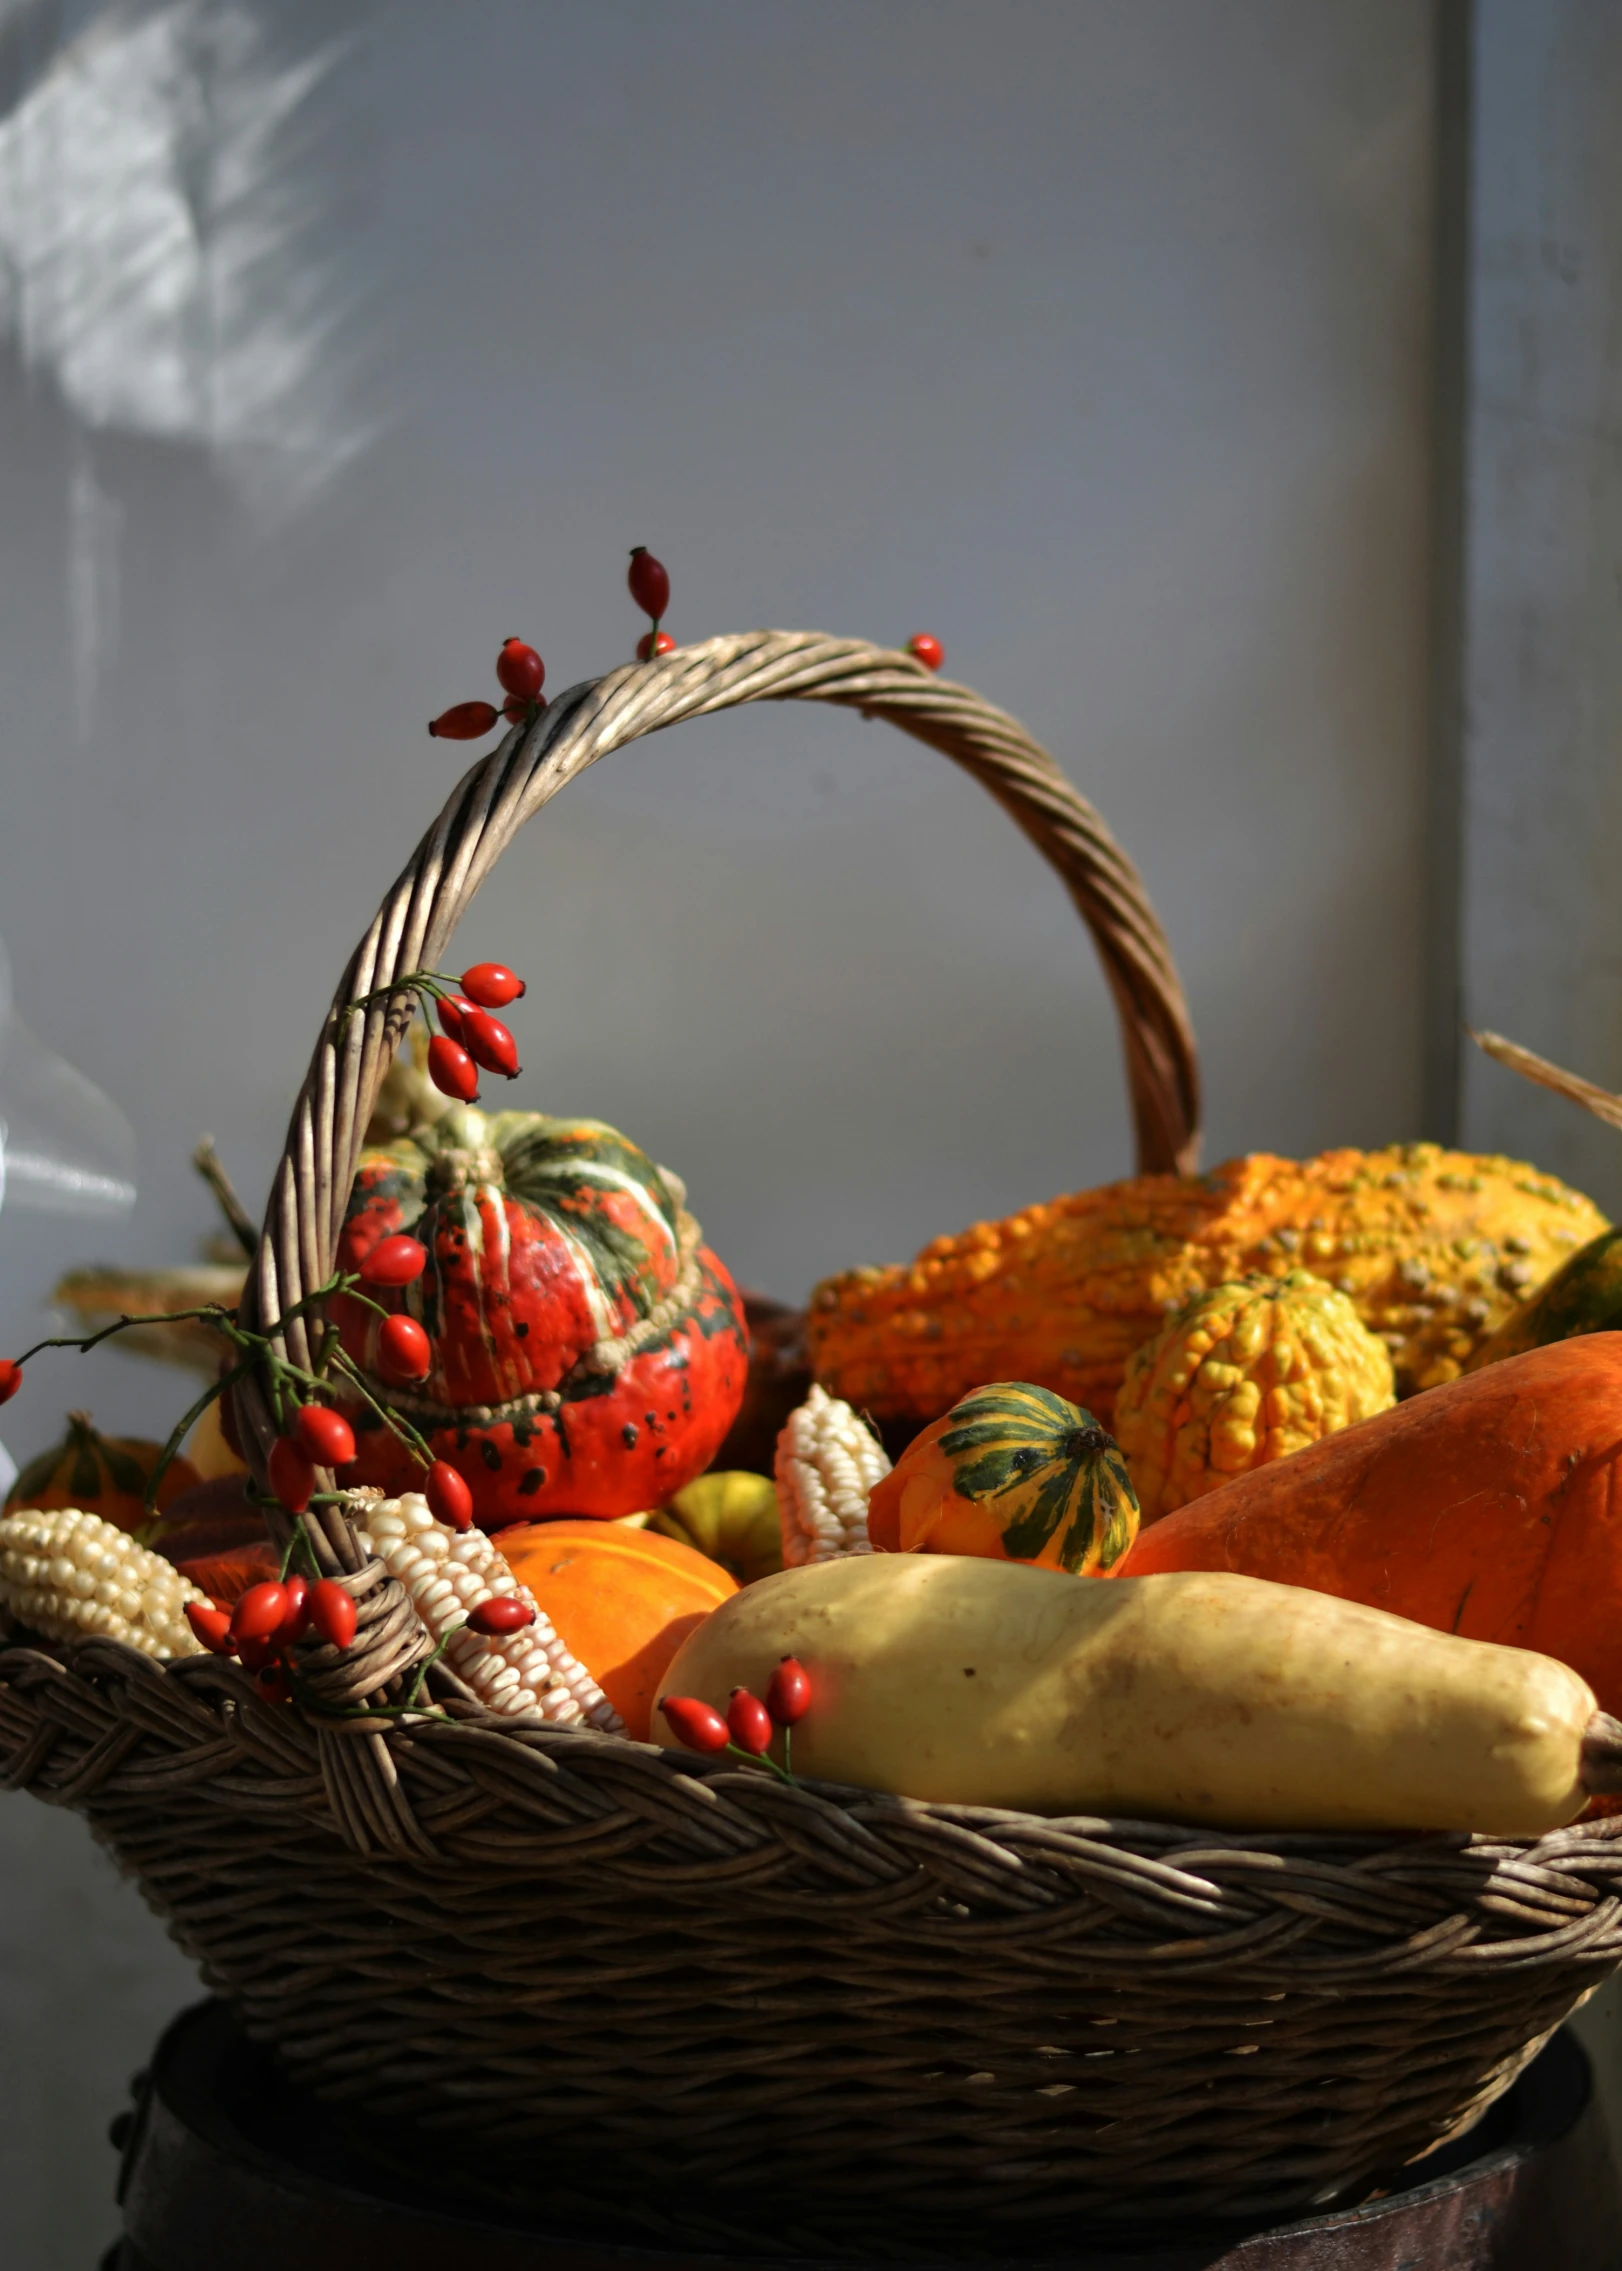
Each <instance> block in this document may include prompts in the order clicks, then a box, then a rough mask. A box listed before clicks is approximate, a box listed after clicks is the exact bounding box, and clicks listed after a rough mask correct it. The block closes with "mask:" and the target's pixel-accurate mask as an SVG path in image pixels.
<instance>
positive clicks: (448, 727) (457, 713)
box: [428, 702, 501, 741]
mask: <svg viewBox="0 0 1622 2271" xmlns="http://www.w3.org/2000/svg"><path fill="white" fill-rule="evenodd" d="M500 716H501V712H500V711H499V710H498V709H497V708H496V706H495V704H494V703H493V702H453V703H452V705H451V707H450V708H449V709H448V710H441V711H440V713H439V715H438V717H437V718H430V719H429V721H428V732H429V736H430V738H431V739H432V740H434V741H478V740H480V739H481V738H482V736H483V735H485V734H487V733H488V732H489V731H490V729H491V727H492V726H493V725H495V724H496V723H497V721H498V720H499V718H500Z"/></svg>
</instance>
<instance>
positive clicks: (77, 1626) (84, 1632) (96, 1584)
mask: <svg viewBox="0 0 1622 2271" xmlns="http://www.w3.org/2000/svg"><path fill="white" fill-rule="evenodd" d="M207 1598H208V1596H207V1594H206V1593H199V1591H198V1590H197V1587H196V1586H195V1585H192V1584H188V1582H187V1581H186V1579H185V1578H184V1577H182V1576H181V1574H180V1572H179V1570H178V1569H176V1568H175V1567H174V1565H173V1563H171V1562H167V1561H165V1560H164V1558H163V1556H162V1555H161V1554H156V1553H152V1552H149V1551H148V1549H147V1548H146V1547H145V1546H143V1545H137V1544H136V1542H135V1540H134V1539H133V1538H132V1537H130V1536H129V1535H128V1534H127V1533H126V1532H125V1531H123V1530H120V1529H119V1528H118V1527H117V1526H116V1525H115V1524H114V1523H112V1522H108V1521H105V1520H103V1518H102V1516H101V1515H99V1514H81V1513H80V1512H79V1510H78V1508H77V1507H74V1506H65V1507H62V1508H60V1509H58V1510H57V1511H55V1512H53V1513H49V1514H39V1513H34V1512H30V1511H28V1510H26V1509H25V1510H23V1511H21V1512H18V1513H16V1514H8V1515H7V1516H6V1517H5V1519H4V1520H3V1521H0V1602H3V1603H4V1605H5V1607H6V1608H8V1609H9V1610H10V1611H11V1613H12V1615H13V1616H14V1617H16V1618H17V1620H18V1622H19V1623H21V1624H26V1625H28V1626H29V1627H30V1628H31V1629H32V1630H33V1631H35V1632H40V1633H43V1634H44V1635H45V1637H46V1639H48V1640H83V1639H85V1638H87V1637H88V1636H89V1635H90V1634H92V1633H94V1634H95V1635H97V1636H98V1637H99V1638H101V1639H104V1640H121V1641H123V1643H124V1645H125V1647H126V1648H138V1649H139V1650H140V1651H141V1654H142V1655H143V1656H155V1657H157V1658H158V1660H159V1661H160V1662H163V1661H166V1660H167V1659H168V1658H170V1657H171V1656H200V1655H201V1654H202V1653H203V1651H202V1647H201V1644H200V1643H199V1641H198V1639H197V1637H196V1635H195V1634H194V1633H193V1631H192V1628H191V1626H190V1625H189V1624H188V1623H187V1622H186V1614H185V1612H186V1603H187V1602H188V1601H206V1600H207Z"/></svg>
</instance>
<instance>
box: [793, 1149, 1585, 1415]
mask: <svg viewBox="0 0 1622 2271" xmlns="http://www.w3.org/2000/svg"><path fill="white" fill-rule="evenodd" d="M1604 1228H1605V1217H1604V1216H1603V1215H1602V1214H1601V1213H1600V1211H1599V1209H1598V1208H1597V1207H1595V1206H1593V1205H1592V1204H1591V1203H1590V1202H1589V1201H1588V1200H1587V1199H1585V1198H1584V1197H1583V1196H1582V1195H1581V1193H1580V1192H1577V1191H1573V1190H1570V1189H1568V1188H1567V1186H1566V1185H1565V1184H1564V1183H1561V1182H1557V1181H1556V1179H1555V1178H1554V1176H1552V1175H1540V1174H1539V1173H1538V1172H1537V1170H1536V1169H1535V1168H1532V1167H1527V1166H1523V1165H1522V1164H1521V1163H1520V1162H1519V1161H1518V1160H1514V1159H1499V1158H1489V1157H1484V1156H1480V1155H1478V1154H1476V1153H1473V1152H1464V1151H1443V1150H1441V1149H1439V1148H1438V1146H1437V1145H1435V1144H1431V1143H1415V1144H1396V1145H1393V1146H1392V1147H1391V1148H1390V1149H1389V1150H1386V1151H1326V1152H1322V1153H1320V1154H1319V1156H1318V1157H1317V1158H1316V1159H1307V1160H1294V1159H1278V1158H1275V1157H1273V1156H1272V1155H1271V1154H1270V1153H1267V1152H1252V1153H1250V1154H1249V1155H1248V1156H1247V1157H1245V1158H1243V1159H1230V1160H1229V1161H1228V1162H1227V1163H1226V1165H1225V1166H1221V1167H1216V1168H1213V1169H1212V1170H1211V1172H1210V1173H1209V1174H1208V1175H1192V1176H1179V1175H1139V1176H1136V1177H1134V1178H1133V1179H1132V1180H1131V1181H1129V1182H1124V1183H1108V1184H1105V1185H1104V1186H1103V1187H1102V1188H1101V1189H1098V1190H1092V1191H1077V1192H1074V1193H1072V1194H1071V1195H1070V1196H1069V1197H1066V1198H1059V1199H1054V1200H1053V1201H1051V1203H1049V1204H1047V1205H1045V1206H1033V1207H1028V1208H1026V1210H1025V1211H1024V1212H1023V1213H1022V1214H1015V1215H1009V1216H1008V1217H1007V1218H1006V1219H1005V1220H1004V1221H1001V1222H981V1223H976V1224H975V1225H974V1227H973V1228H972V1229H969V1230H965V1231H963V1232H962V1233H961V1235H959V1236H957V1237H952V1238H938V1239H936V1240H935V1242H934V1244H933V1245H929V1246H926V1247H925V1248H924V1250H923V1252H922V1253H921V1254H919V1255H918V1257H917V1259H916V1260H915V1261H913V1262H910V1263H904V1264H898V1265H896V1266H894V1267H891V1268H887V1269H859V1270H851V1271H848V1272H847V1273H846V1274H845V1275H844V1276H842V1277H836V1278H830V1279H829V1280H828V1282H827V1283H826V1284H825V1285H822V1286H819V1287H818V1289H817V1291H816V1293H815V1294H814V1295H813V1297H812V1304H811V1311H810V1316H809V1320H808V1324H807V1342H808V1347H809V1350H810V1356H811V1369H812V1371H813V1373H814V1374H815V1376H816V1378H817V1379H818V1380H819V1381H821V1383H822V1385H823V1386H824V1387H825V1388H826V1389H827V1390H828V1391H829V1393H830V1394H831V1395H835V1396H841V1397H843V1398H844V1399H845V1400H846V1401H847V1402H849V1403H851V1404H854V1405H855V1406H856V1407H857V1408H858V1409H859V1410H862V1411H870V1412H872V1413H873V1414H874V1416H875V1417H876V1418H879V1419H903V1418H906V1419H923V1420H930V1419H938V1418H939V1417H940V1415H941V1413H942V1412H944V1411H946V1410H948V1409H950V1407H951V1406H952V1405H953V1404H954V1403H956V1402H957V1401H958V1399H959V1397H961V1396H965V1395H967V1394H968V1393H969V1391H970V1390H971V1389H972V1388H976V1387H978V1386H979V1385H980V1383H981V1382H982V1381H985V1380H1031V1381H1035V1382H1036V1383H1037V1384H1038V1385H1039V1386H1041V1387H1044V1388H1051V1389H1053V1390H1054V1391H1055V1393H1056V1394H1058V1395H1061V1396H1065V1397H1067V1398H1068V1399H1069V1400H1070V1402H1072V1403H1075V1404H1081V1405H1084V1406H1085V1407H1086V1408H1087V1409H1088V1410H1089V1411H1091V1412H1092V1413H1094V1414H1095V1416H1096V1417H1097V1418H1098V1420H1099V1421H1100V1422H1101V1424H1102V1425H1104V1426H1105V1427H1109V1426H1111V1425H1112V1424H1113V1415H1114V1410H1115V1397H1116V1394H1117V1391H1118V1390H1119V1388H1120V1385H1121V1379H1122V1376H1123V1374H1124V1372H1125V1370H1126V1360H1127V1358H1128V1357H1129V1356H1130V1355H1131V1354H1132V1351H1133V1350H1134V1349H1135V1348H1138V1347H1140V1346H1141V1345H1142V1343H1143V1342H1144V1341H1146V1340H1147V1339H1148V1338H1149V1336H1150V1335H1151V1333H1154V1332H1156V1331H1158V1330H1159V1328H1160V1326H1161V1325H1162V1324H1163V1323H1164V1322H1165V1319H1166V1317H1167V1316H1168V1315H1169V1314H1170V1313H1171V1312H1172V1311H1173V1310H1175V1309H1178V1308H1180V1307H1181V1306H1182V1304H1183V1303H1184V1302H1185V1301H1186V1300H1187V1299H1188V1298H1189V1296H1190V1295H1191V1294H1194V1293H1199V1292H1202V1291H1204V1290H1206V1289H1207V1288H1209V1287H1211V1286H1215V1285H1222V1284H1225V1283H1227V1282H1228V1281H1229V1280H1230V1279H1233V1278H1239V1277H1247V1276H1250V1275H1251V1274H1253V1273H1256V1272H1260V1273H1262V1274H1264V1275H1266V1276H1268V1277H1283V1276H1285V1275H1286V1274H1287V1273H1288V1272H1289V1271H1290V1270H1292V1269H1305V1270H1310V1271H1311V1273H1312V1275H1313V1276H1314V1277H1320V1278H1322V1279H1324V1280H1325V1282H1326V1283H1327V1284H1330V1285H1332V1286H1334V1287H1335V1288H1336V1289H1337V1291H1339V1292H1341V1293H1344V1294H1345V1295H1346V1296H1347V1298H1348V1299H1349V1300H1350V1301H1351V1303H1352V1305H1353V1307H1354V1308H1355V1309H1356V1310H1357V1313H1358V1315H1359V1317H1360V1318H1361V1319H1362V1320H1363V1323H1364V1324H1365V1325H1367V1326H1368V1328H1369V1330H1370V1331H1371V1332H1374V1333H1377V1334H1378V1335H1379V1336H1380V1338H1381V1339H1382V1340H1383V1341H1384V1342H1385V1344H1386V1347H1387V1348H1388V1349H1389V1350H1390V1352H1391V1358H1392V1363H1393V1365H1394V1366H1395V1369H1396V1377H1397V1392H1398V1394H1399V1395H1410V1394H1412V1392H1413V1391H1414V1390H1415V1389H1416V1388H1429V1387H1434V1386H1436V1385H1437V1384H1438V1383H1440V1382H1441V1381H1444V1380H1451V1379H1453V1378H1455V1377H1456V1375H1457V1374H1458V1373H1459V1372H1460V1371H1461V1370H1462V1369H1463V1367H1464V1365H1465V1363H1466V1362H1467V1360H1468V1359H1469V1357H1470V1355H1471V1353H1472V1351H1473V1350H1474V1349H1475V1348H1476V1346H1477V1345H1478V1343H1479V1342H1481V1341H1482V1340H1484V1339H1485V1338H1486V1336H1487V1335H1488V1334H1489V1333H1490V1332H1492V1330H1493V1329H1494V1327H1495V1326H1496V1325H1498V1324H1499V1323H1500V1322H1501V1321H1502V1319H1503V1318H1505V1317H1507V1316H1509V1315H1510V1314H1511V1313H1512V1311H1513V1310H1514V1309H1515V1307H1516V1305H1517V1304H1518V1303H1519V1302H1521V1301H1524V1300H1525V1299H1526V1298H1527V1297H1528V1295H1529V1294H1530V1293H1531V1292H1532V1291H1533V1290H1534V1289H1535V1288H1536V1287H1537V1286H1538V1285H1540V1284H1541V1283H1542V1281H1543V1280H1544V1278H1546V1277H1547V1276H1549V1274H1550V1273H1551V1271H1553V1270H1555V1269H1556V1268H1558V1267H1559V1265H1560V1264H1561V1263H1562V1262H1563V1261H1565V1260H1566V1258H1567V1257H1568V1255H1570V1254H1573V1253H1575V1251H1576V1250H1577V1248H1578V1247H1579V1246H1583V1245H1586V1244H1587V1242H1588V1240H1589V1239H1590V1238H1593V1237H1595V1236H1597V1234H1598V1233H1599V1232H1600V1231H1601V1230H1603V1229H1604Z"/></svg>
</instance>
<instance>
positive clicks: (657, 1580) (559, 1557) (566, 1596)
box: [495, 1516, 738, 1743]
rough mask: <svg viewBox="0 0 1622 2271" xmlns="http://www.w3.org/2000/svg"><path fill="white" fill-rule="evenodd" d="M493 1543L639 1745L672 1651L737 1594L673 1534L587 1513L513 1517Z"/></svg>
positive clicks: (713, 1565) (717, 1569)
mask: <svg viewBox="0 0 1622 2271" xmlns="http://www.w3.org/2000/svg"><path fill="white" fill-rule="evenodd" d="M495 1543H496V1545H497V1547H498V1548H499V1549H500V1552H501V1555H502V1558H503V1559H504V1560H505V1561H506V1563H507V1566H508V1568H509V1569H510V1570H511V1571H512V1573H513V1575H514V1576H515V1577H516V1578H517V1580H518V1582H519V1583H520V1585H524V1586H527V1587H528V1589H529V1591H530V1592H531V1593H532V1594H533V1595H534V1597H535V1600H536V1603H537V1605H538V1606H539V1607H540V1608H542V1609H544V1610H545V1611H546V1613H547V1615H548V1616H549V1617H550V1618H551V1619H552V1622H553V1624H554V1625H555V1626H556V1628H557V1633H558V1638H559V1639H560V1640H561V1641H562V1642H563V1644H564V1646H565V1647H566V1648H567V1649H568V1650H569V1652H570V1654H571V1655H573V1656H575V1657H577V1658H578V1659H579V1661H580V1662H581V1663H582V1664H584V1666H585V1667H586V1670H587V1671H588V1672H590V1674H591V1676H592V1678H593V1679H594V1680H595V1681H596V1682H597V1685H598V1686H599V1687H600V1688H601V1689H602V1691H603V1693H604V1694H605V1695H606V1696H607V1698H608V1700H609V1702H610V1703H611V1704H612V1705H613V1706H614V1709H615V1710H616V1711H617V1712H618V1713H619V1715H620V1717H621V1718H622V1719H623V1720H624V1722H625V1729H626V1733H627V1734H629V1735H630V1736H631V1737H632V1738H633V1739H634V1740H635V1741H637V1742H641V1743H645V1742H646V1741H647V1740H648V1739H649V1735H650V1732H651V1729H650V1724H649V1721H650V1715H651V1713H652V1710H653V1699H654V1696H655V1694H656V1693H657V1691H658V1687H659V1682H660V1680H661V1679H662V1678H663V1677H664V1674H665V1670H666V1668H667V1666H668V1665H669V1663H670V1661H671V1658H672V1657H673V1656H674V1655H675V1653H676V1651H677V1649H678V1648H679V1647H680V1646H681V1644H682V1642H683V1641H684V1640H685V1639H686V1638H687V1635H688V1634H689V1633H690V1632H692V1631H695V1630H696V1629H697V1627H698V1626H699V1625H700V1624H702V1623H703V1621H704V1619H705V1618H706V1617H707V1616H708V1615H709V1613H710V1611H711V1610H712V1609H714V1608H717V1607H719V1605H720V1604H721V1602H722V1601H724V1600H727V1599H729V1598H730V1597H731V1595H732V1594H734V1593H735V1592H737V1590H738V1586H737V1581H736V1579H734V1578H733V1577H731V1576H729V1575H728V1573H727V1572H726V1570H724V1569H723V1568H722V1567H721V1566H720V1564H719V1563H718V1562H714V1561H711V1560H710V1559H709V1558H708V1557H707V1556H706V1555H704V1554H701V1553H699V1552H697V1551H696V1550H695V1549H694V1548H693V1547H692V1546H687V1545H683V1544H681V1542H680V1541H679V1540H678V1539H676V1538H667V1537H661V1536H660V1535H659V1534H658V1532H657V1531H652V1530H640V1529H633V1528H631V1527H630V1526H629V1525H627V1524H625V1523H621V1522H600V1521H596V1520H594V1519H592V1518H591V1517H589V1516H587V1517H582V1518H580V1519H576V1520H569V1519H565V1520H560V1521H554V1522H521V1523H515V1524H512V1525H510V1526H509V1527H508V1528H506V1529H503V1530H500V1531H498V1532H497V1533H496V1538H495Z"/></svg>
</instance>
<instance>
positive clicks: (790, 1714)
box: [766, 1656, 811, 1727]
mask: <svg viewBox="0 0 1622 2271" xmlns="http://www.w3.org/2000/svg"><path fill="white" fill-rule="evenodd" d="M810 1708H811V1679H810V1675H809V1673H808V1672H807V1671H806V1668H805V1666H804V1665H803V1664H802V1663H801V1662H800V1660H799V1658H798V1657H797V1656H785V1657H784V1658H783V1661H782V1662H781V1663H780V1664H779V1665H778V1667H777V1669H776V1671H775V1672H773V1674H772V1677H771V1685H770V1686H769V1687H768V1688H767V1690H766V1709H767V1710H768V1711H769V1712H770V1713H771V1715H772V1717H773V1718H774V1719H775V1720H776V1722H777V1724H778V1725H779V1727H797V1726H798V1725H799V1723H800V1721H801V1720H802V1719H803V1718H804V1717H805V1715H806V1713H807V1712H808V1711H809V1710H810Z"/></svg>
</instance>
